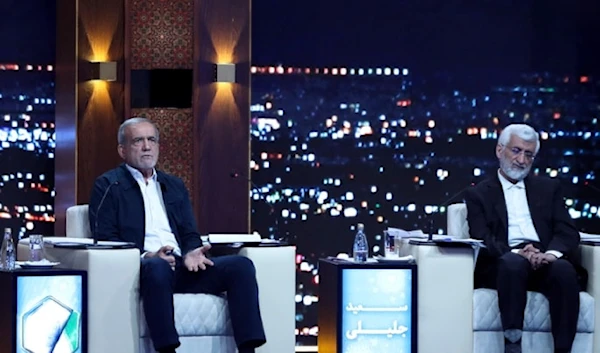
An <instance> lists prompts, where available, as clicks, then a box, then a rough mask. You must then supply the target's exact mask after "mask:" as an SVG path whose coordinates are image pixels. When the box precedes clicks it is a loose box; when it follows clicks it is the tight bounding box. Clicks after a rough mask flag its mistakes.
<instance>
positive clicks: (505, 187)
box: [498, 169, 525, 191]
mask: <svg viewBox="0 0 600 353" xmlns="http://www.w3.org/2000/svg"><path fill="white" fill-rule="evenodd" d="M498 179H500V184H502V190H503V191H507V190H510V189H512V188H517V189H525V182H523V180H519V181H518V182H517V183H516V184H513V183H512V182H511V181H509V180H508V179H506V177H504V175H502V174H501V173H500V169H498Z"/></svg>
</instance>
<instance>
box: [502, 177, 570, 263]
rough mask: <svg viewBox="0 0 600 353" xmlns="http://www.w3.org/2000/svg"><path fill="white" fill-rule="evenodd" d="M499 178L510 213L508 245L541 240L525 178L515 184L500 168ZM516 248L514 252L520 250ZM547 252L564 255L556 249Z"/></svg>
mask: <svg viewBox="0 0 600 353" xmlns="http://www.w3.org/2000/svg"><path fill="white" fill-rule="evenodd" d="M498 178H499V179H500V184H502V191H503V192H504V202H505V203H506V211H507V214H508V246H510V247H514V246H517V245H519V244H521V243H526V242H539V241H540V237H539V236H538V234H537V231H536V230H535V227H534V225H533V219H532V218H531V213H530V212H529V203H528V202H527V194H526V192H525V183H524V182H523V180H520V181H519V182H517V183H516V184H513V183H512V182H510V181H509V180H508V179H506V178H505V177H504V176H503V175H502V174H500V170H498ZM515 250H516V249H515ZM515 250H513V252H518V250H516V251H515ZM546 253H548V254H552V255H554V256H556V257H557V258H559V257H561V256H562V253H561V252H559V251H555V250H548V251H546Z"/></svg>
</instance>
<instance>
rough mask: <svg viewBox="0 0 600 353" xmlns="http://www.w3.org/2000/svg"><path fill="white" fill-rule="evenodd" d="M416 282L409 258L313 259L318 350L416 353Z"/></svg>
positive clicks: (413, 264) (414, 266)
mask: <svg viewBox="0 0 600 353" xmlns="http://www.w3.org/2000/svg"><path fill="white" fill-rule="evenodd" d="M371 261H373V262H371ZM417 283H418V281H417V265H416V264H415V263H414V262H413V263H409V262H400V261H397V262H382V263H379V262H376V261H374V260H371V259H370V260H369V262H367V263H355V262H351V261H345V260H338V259H335V258H333V259H332V258H328V259H321V260H319V340H318V342H319V353H341V352H378V353H397V352H404V353H416V352H417V337H418V336H417V335H418V333H417V327H418V324H417V298H418V292H417Z"/></svg>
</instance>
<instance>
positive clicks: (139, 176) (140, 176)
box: [125, 164, 157, 183]
mask: <svg viewBox="0 0 600 353" xmlns="http://www.w3.org/2000/svg"><path fill="white" fill-rule="evenodd" d="M125 166H126V167H127V170H129V172H130V173H131V175H132V176H133V178H134V179H135V181H137V182H140V181H143V182H144V183H145V182H146V178H144V175H143V174H142V172H140V171H139V170H137V169H135V168H134V167H132V166H130V165H129V164H125ZM156 178H157V174H156V169H155V168H152V176H151V177H150V179H152V181H154V182H156Z"/></svg>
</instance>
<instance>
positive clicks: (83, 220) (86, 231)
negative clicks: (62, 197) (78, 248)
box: [67, 205, 92, 238]
mask: <svg viewBox="0 0 600 353" xmlns="http://www.w3.org/2000/svg"><path fill="white" fill-rule="evenodd" d="M88 208H89V207H88V205H77V206H71V207H69V208H67V237H69V238H92V231H91V230H90V220H89V217H88Z"/></svg>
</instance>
